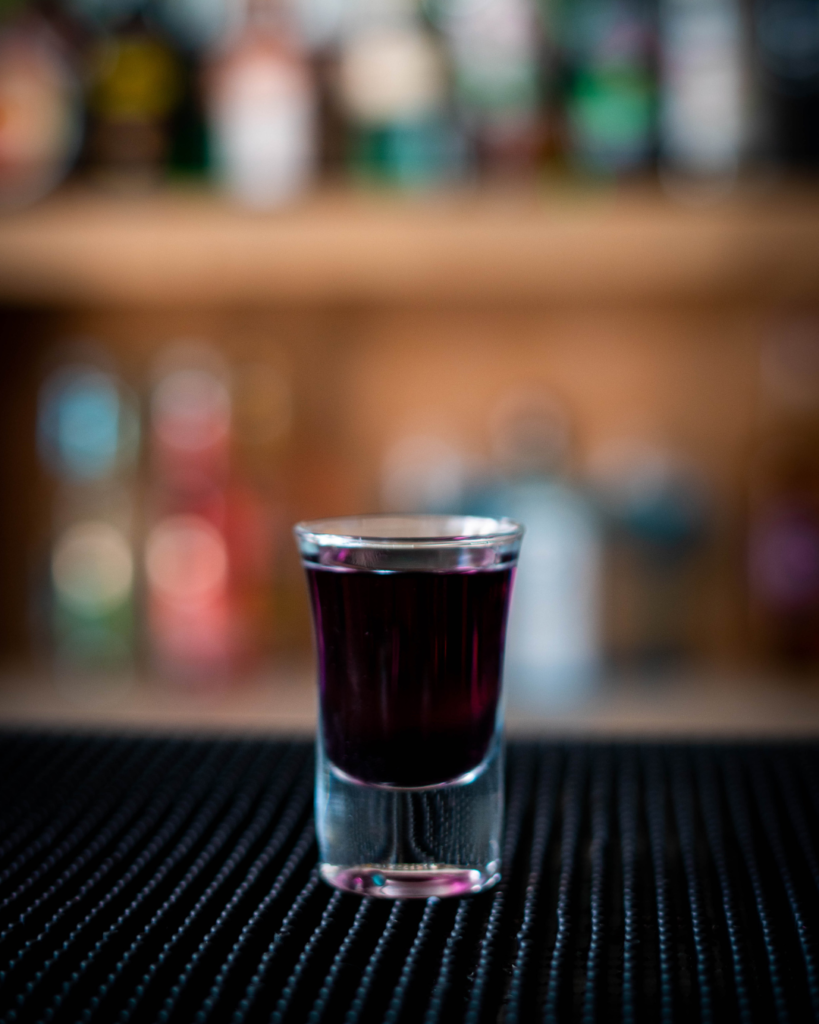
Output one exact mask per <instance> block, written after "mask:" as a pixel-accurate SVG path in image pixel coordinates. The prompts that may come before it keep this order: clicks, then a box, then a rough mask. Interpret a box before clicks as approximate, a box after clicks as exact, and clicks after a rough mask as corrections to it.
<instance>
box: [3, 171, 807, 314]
mask: <svg viewBox="0 0 819 1024" xmlns="http://www.w3.org/2000/svg"><path fill="white" fill-rule="evenodd" d="M816 298H819V195H817V194H815V193H811V194H809V195H803V196H797V195H794V194H789V195H788V196H785V197H782V196H778V197H773V198H772V197H768V198H765V199H758V200H756V201H751V200H743V201H740V200H734V201H732V202H731V203H729V204H725V205H723V206H720V207H717V208H712V209H708V210H690V209H684V208H681V207H676V206H674V205H672V204H671V203H669V202H668V201H667V200H664V199H662V198H661V197H659V196H656V195H646V194H641V195H625V196H614V195H600V196H595V195H586V196H570V195H565V196H562V197H559V196H554V197H552V198H534V197H529V198H524V197H522V196H508V197H504V196H480V197H476V196H472V197H469V196H462V197H455V198H450V199H443V198H437V199H434V200H433V199H426V200H420V199H414V200H409V199H403V200H399V199H391V198H386V197H377V196H376V197H373V196H358V195H349V194H329V193H327V194H321V195H319V196H316V197H314V198H312V199H310V200H309V201H307V202H305V203H304V204H303V205H300V206H298V207H294V208H292V209H289V210H286V211H284V212H281V213H275V214H263V215H258V214H251V213H246V212H243V211H240V210H236V209H235V208H233V207H231V206H230V205H229V204H228V203H226V202H225V201H223V200H221V199H219V198H217V197H214V196H212V195H210V194H207V193H196V192H170V191H167V192H162V193H159V194H156V195H152V196H147V197H144V198H132V199H120V198H113V197H106V196H101V195H98V194H93V193H88V192H81V191H73V192H65V193H63V194H61V195H57V196H55V197H53V198H52V199H50V200H48V201H47V202H45V203H42V204H41V205H39V206H37V207H35V208H33V209H31V210H27V211H24V212H21V213H17V214H13V215H6V216H5V217H4V218H2V219H0V300H3V301H5V302H20V303H32V302H33V303H46V304H68V305H103V306H107V305H143V306H144V305H152V306H166V305H172V306H179V305H206V306H209V305H237V304H239V305H241V304H244V305H248V304H250V305H265V304H266V305H270V304H282V303H284V304H289V303H294V304H307V303H312V304H362V303H415V302H429V303H448V302H454V303H461V302H468V303H531V304H540V305H549V304H561V303H572V304H578V303H581V304H585V303H590V302H611V301H615V302H642V301H659V302H692V301H694V302H698V301H707V302H715V301H716V302H721V301H734V300H742V301H748V300H750V301H760V302H765V301H805V300H810V299H816Z"/></svg>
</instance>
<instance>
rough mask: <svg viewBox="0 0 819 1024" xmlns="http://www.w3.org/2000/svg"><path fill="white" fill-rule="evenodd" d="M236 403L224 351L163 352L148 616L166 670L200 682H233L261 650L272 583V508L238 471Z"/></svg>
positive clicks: (155, 418)
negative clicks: (258, 595)
mask: <svg viewBox="0 0 819 1024" xmlns="http://www.w3.org/2000/svg"><path fill="white" fill-rule="evenodd" d="M232 414H233V402H232V390H231V382H230V377H229V374H228V372H227V369H226V367H225V366H224V363H223V362H222V360H221V359H220V358H219V356H218V354H217V353H216V352H214V351H213V350H211V349H208V348H206V347H202V346H189V345H184V346H177V347H175V348H172V349H170V350H169V351H167V352H166V353H164V354H163V357H162V359H161V360H160V366H159V368H158V372H157V379H156V384H155V386H154V389H153V393H152V396H151V440H152V477H153V480H152V484H153V486H152V491H153V502H152V505H153V507H152V510H151V516H150V520H151V525H150V529H149V532H148V536H147V541H146V546H145V575H146V584H147V591H148V621H149V629H150V639H151V646H152V650H153V654H154V660H155V663H156V666H157V668H158V670H159V671H160V673H161V674H162V675H163V676H165V677H166V678H170V679H175V680H178V681H180V682H182V683H185V684H187V685H191V686H202V685H208V684H212V683H217V682H218V683H224V682H226V681H227V680H228V679H229V678H230V677H231V676H232V675H233V673H235V672H236V671H237V670H242V669H246V668H247V667H248V666H249V665H250V664H252V663H253V661H254V660H255V658H256V657H257V656H258V653H259V651H258V647H259V640H260V637H259V635H258V627H259V621H258V614H257V613H258V608H257V602H255V601H254V599H253V593H255V592H256V591H258V588H259V579H260V578H261V579H262V580H263V585H265V586H267V585H269V565H270V550H269V545H270V535H269V522H268V514H267V509H266V507H265V505H264V503H263V502H262V501H261V500H260V498H259V497H258V495H257V493H256V492H255V491H254V490H253V489H252V488H251V487H250V486H248V485H247V484H245V483H244V482H242V481H241V480H238V479H237V478H236V475H235V473H231V464H230V463H231V449H232V441H233V415H232Z"/></svg>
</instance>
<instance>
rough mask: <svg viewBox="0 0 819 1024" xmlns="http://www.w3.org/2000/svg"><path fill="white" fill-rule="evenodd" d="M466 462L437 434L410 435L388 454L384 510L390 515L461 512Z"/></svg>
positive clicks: (383, 485)
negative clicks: (392, 513)
mask: <svg viewBox="0 0 819 1024" xmlns="http://www.w3.org/2000/svg"><path fill="white" fill-rule="evenodd" d="M466 477H467V461H466V458H465V456H464V454H463V452H461V451H460V449H459V448H458V447H457V446H456V445H454V444H452V443H451V442H450V441H448V440H446V438H444V437H441V436H440V435H438V434H435V433H430V432H424V433H409V434H405V435H404V436H403V437H400V438H399V439H398V440H397V441H396V442H395V443H394V444H392V445H391V446H390V447H389V448H388V449H387V451H386V453H385V456H384V461H383V463H382V471H381V507H382V508H383V509H384V510H385V511H387V512H436V513H447V512H452V511H453V510H456V509H458V508H460V506H461V504H462V502H463V496H464V488H465V486H466Z"/></svg>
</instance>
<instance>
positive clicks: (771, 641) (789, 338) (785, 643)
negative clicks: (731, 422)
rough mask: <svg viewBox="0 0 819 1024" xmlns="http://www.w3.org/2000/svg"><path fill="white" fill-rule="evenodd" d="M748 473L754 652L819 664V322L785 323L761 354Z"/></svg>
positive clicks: (793, 663) (806, 665)
mask: <svg viewBox="0 0 819 1024" xmlns="http://www.w3.org/2000/svg"><path fill="white" fill-rule="evenodd" d="M761 376H762V380H761V384H762V387H761V399H762V403H761V410H760V412H761V423H762V430H761V436H760V440H759V444H758V447H757V450H756V452H755V458H754V461H753V464H752V473H751V513H750V530H749V551H748V556H749V585H750V596H751V622H752V631H753V632H752V635H753V638H754V641H755V646H756V650H757V653H758V654H759V655H760V656H761V657H762V658H763V659H764V660H765V661H767V662H769V663H772V664H774V665H777V666H779V667H783V668H788V669H811V668H813V669H815V668H816V666H817V665H819V323H817V322H816V321H811V320H796V321H794V322H792V323H789V324H784V325H781V326H780V327H779V329H778V331H777V335H776V337H775V338H774V339H773V340H772V341H771V342H770V343H769V344H768V345H767V346H766V348H765V350H764V353H763V362H762V375H761Z"/></svg>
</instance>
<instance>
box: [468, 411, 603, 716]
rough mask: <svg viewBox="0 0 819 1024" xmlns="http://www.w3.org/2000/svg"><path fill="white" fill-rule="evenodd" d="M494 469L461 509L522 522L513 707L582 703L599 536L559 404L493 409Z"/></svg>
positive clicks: (589, 677) (595, 643)
mask: <svg viewBox="0 0 819 1024" xmlns="http://www.w3.org/2000/svg"><path fill="white" fill-rule="evenodd" d="M492 438H493V447H494V451H495V458H496V462H497V466H498V469H499V474H498V475H497V476H493V477H490V478H488V479H487V480H485V481H484V482H483V483H482V484H479V485H477V486H476V487H474V488H473V490H472V493H471V494H469V495H468V496H467V499H466V503H465V507H466V511H468V512H470V513H473V514H476V515H489V516H510V517H511V518H512V519H516V520H518V521H519V522H521V523H523V525H524V526H525V527H526V535H525V541H524V547H523V549H522V550H521V558H520V562H519V565H518V570H517V576H516V580H515V588H514V592H513V596H512V607H511V610H510V615H509V629H508V634H507V644H506V678H507V684H508V693H509V700H510V704H511V706H512V708H513V709H517V710H519V711H526V710H532V711H535V710H537V709H541V710H545V709H548V707H549V706H550V705H557V704H561V703H571V702H575V701H578V700H582V699H583V698H585V697H586V696H588V694H589V693H590V691H591V689H592V687H593V686H594V683H595V680H596V677H597V674H598V670H599V667H600V602H601V582H602V581H601V554H602V537H601V529H600V524H599V522H598V517H597V515H596V512H595V510H594V507H593V505H592V504H591V502H590V501H589V500H588V498H587V497H586V496H585V495H584V494H583V493H582V491H580V490H579V489H578V488H576V487H575V486H573V485H572V484H571V483H570V482H569V481H568V480H567V479H566V477H565V475H564V466H565V461H566V456H567V453H568V447H569V426H568V420H567V417H566V415H565V413H564V412H563V410H562V409H561V408H560V407H559V406H558V405H557V404H555V403H554V402H553V401H552V400H550V399H549V398H547V397H545V396H542V395H539V394H536V393H533V394H529V393H520V394H513V395H510V396H509V397H508V398H507V399H506V400H505V401H504V402H503V403H502V404H501V405H500V406H499V408H498V409H497V410H496V412H495V415H494V416H493V421H492Z"/></svg>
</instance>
